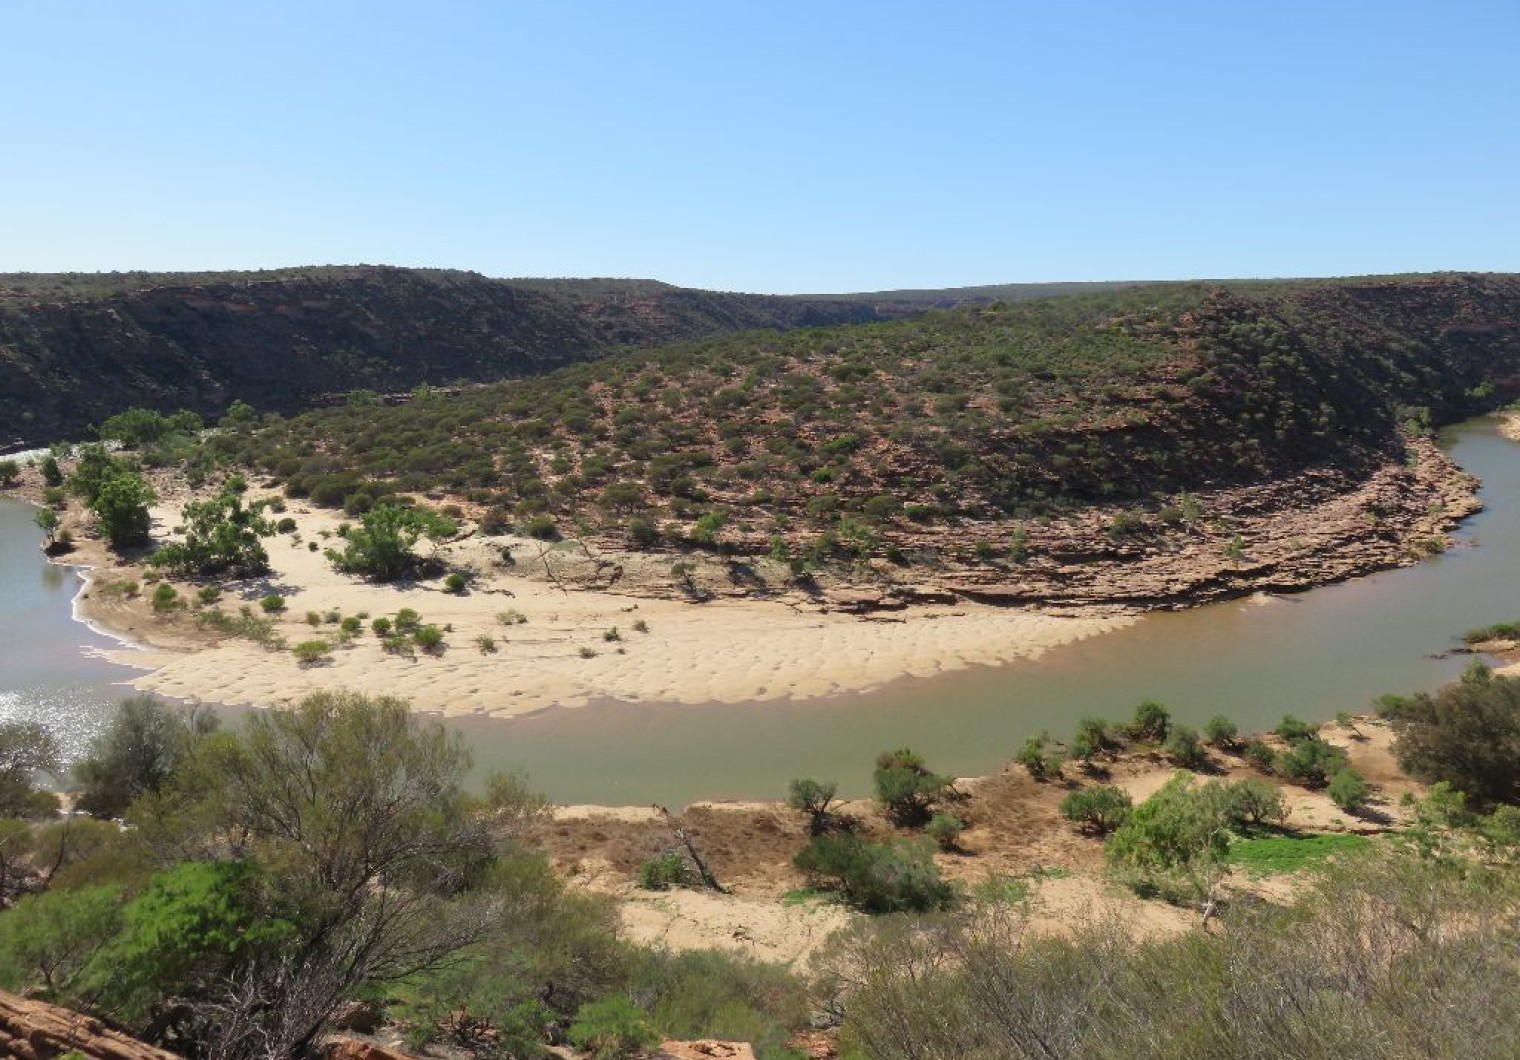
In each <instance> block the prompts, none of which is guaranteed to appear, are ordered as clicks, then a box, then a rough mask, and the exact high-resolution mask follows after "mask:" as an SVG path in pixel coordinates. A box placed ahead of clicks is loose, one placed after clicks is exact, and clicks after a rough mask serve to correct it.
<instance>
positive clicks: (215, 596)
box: [195, 585, 222, 607]
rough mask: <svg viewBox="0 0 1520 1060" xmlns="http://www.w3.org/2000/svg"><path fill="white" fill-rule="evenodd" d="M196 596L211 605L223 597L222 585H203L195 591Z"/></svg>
mask: <svg viewBox="0 0 1520 1060" xmlns="http://www.w3.org/2000/svg"><path fill="white" fill-rule="evenodd" d="M195 597H196V599H197V600H199V601H200V602H201V603H203V604H205V605H207V606H208V607H209V606H210V605H211V604H214V603H216V602H217V601H218V600H220V599H221V598H222V587H221V586H220V585H202V586H201V587H200V588H199V589H197V590H196V591H195Z"/></svg>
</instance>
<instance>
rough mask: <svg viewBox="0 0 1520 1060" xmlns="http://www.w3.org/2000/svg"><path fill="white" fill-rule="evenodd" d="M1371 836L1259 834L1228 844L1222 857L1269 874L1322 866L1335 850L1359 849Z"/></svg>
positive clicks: (1253, 871)
mask: <svg viewBox="0 0 1520 1060" xmlns="http://www.w3.org/2000/svg"><path fill="white" fill-rule="evenodd" d="M1371 842H1372V840H1370V839H1368V838H1367V837H1366V836H1364V835H1309V836H1261V837H1259V838H1256V839H1240V840H1236V841H1235V842H1234V843H1231V844H1230V853H1229V855H1228V856H1227V857H1226V858H1225V860H1226V861H1227V862H1228V863H1229V864H1231V865H1235V866H1237V867H1238V868H1241V869H1244V870H1245V872H1246V873H1247V875H1250V876H1272V875H1277V874H1280V873H1285V872H1301V871H1304V870H1306V869H1309V870H1317V869H1320V868H1323V867H1324V865H1325V862H1326V861H1328V860H1329V859H1330V858H1332V857H1334V856H1336V855H1337V854H1343V853H1348V852H1350V851H1354V850H1361V849H1363V848H1365V847H1366V846H1367V845H1368V844H1370V843H1371Z"/></svg>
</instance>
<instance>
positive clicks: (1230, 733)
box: [1203, 714, 1240, 748]
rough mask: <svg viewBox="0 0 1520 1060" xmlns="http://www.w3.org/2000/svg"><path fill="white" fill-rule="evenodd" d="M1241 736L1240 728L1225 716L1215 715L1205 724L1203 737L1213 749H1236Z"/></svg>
mask: <svg viewBox="0 0 1520 1060" xmlns="http://www.w3.org/2000/svg"><path fill="white" fill-rule="evenodd" d="M1239 735H1240V729H1239V727H1238V726H1237V725H1236V724H1235V723H1234V722H1233V721H1231V720H1230V719H1229V718H1227V717H1225V716H1224V715H1223V714H1215V715H1214V716H1213V717H1212V718H1210V719H1209V720H1208V721H1206V722H1204V723H1203V737H1204V739H1206V740H1207V741H1208V742H1209V744H1210V745H1211V746H1213V747H1220V748H1228V747H1234V746H1235V741H1236V739H1237V738H1238V737H1239Z"/></svg>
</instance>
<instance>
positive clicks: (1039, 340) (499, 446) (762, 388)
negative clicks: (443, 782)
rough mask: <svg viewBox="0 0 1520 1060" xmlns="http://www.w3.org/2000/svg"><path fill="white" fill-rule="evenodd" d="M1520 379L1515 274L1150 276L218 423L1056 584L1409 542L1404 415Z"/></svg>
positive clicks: (490, 513) (623, 526)
mask: <svg viewBox="0 0 1520 1060" xmlns="http://www.w3.org/2000/svg"><path fill="white" fill-rule="evenodd" d="M1517 392H1520V278H1515V277H1438V278H1409V279H1392V280H1369V281H1361V282H1356V283H1347V282H1337V283H1304V284H1292V285H1281V284H1274V285H1250V284H1243V285H1232V286H1228V287H1226V286H1209V287H1205V286H1201V285H1164V286H1158V287H1137V288H1131V289H1127V290H1124V291H1119V292H1105V293H1100V294H1093V295H1083V296H1076V297H1066V298H1060V299H1050V300H1040V301H1030V302H1022V303H1016V304H1012V305H1008V304H1001V303H999V304H993V305H990V306H985V307H980V308H964V309H959V310H953V311H947V312H942V313H931V314H928V315H925V316H922V317H917V318H913V319H908V320H902V321H896V322H892V323H886V324H881V325H873V326H867V327H848V328H835V329H827V330H819V329H807V330H803V331H798V332H793V333H790V334H782V335H775V334H744V335H738V336H729V337H719V338H713V339H709V340H706V341H703V342H700V343H692V344H687V345H683V346H677V347H673V348H669V349H664V350H659V351H655V352H650V353H645V354H641V355H640V356H638V357H636V358H635V357H613V358H608V359H605V360H602V361H599V362H596V363H594V364H585V365H578V366H574V367H571V368H567V369H563V370H560V371H558V372H555V373H552V374H550V375H546V376H542V377H538V378H535V379H531V380H521V381H515V382H509V383H501V384H496V385H492V386H486V387H481V388H473V389H469V390H465V391H463V392H460V393H457V394H449V395H434V396H431V397H428V398H426V399H425V400H420V401H415V402H411V403H408V404H405V405H402V406H400V407H394V408H385V409H376V408H370V407H350V408H337V409H326V410H319V411H314V412H311V413H308V414H306V415H303V416H300V417H297V418H295V419H292V420H289V421H286V422H283V423H279V424H276V425H274V426H271V427H268V428H266V429H264V430H262V431H258V432H254V433H251V434H246V435H239V436H230V437H225V438H223V439H221V440H219V441H218V442H217V445H218V447H219V448H220V449H221V450H222V452H223V453H224V455H227V456H230V457H233V458H235V459H237V460H241V461H246V462H251V463H254V464H256V465H257V466H259V467H261V468H262V469H264V470H265V471H267V472H269V473H271V474H273V475H274V476H275V477H276V478H277V479H278V480H279V481H281V482H283V483H284V484H285V488H286V490H287V492H288V493H290V494H291V495H292V496H307V495H309V496H311V498H312V499H313V500H315V501H316V502H317V503H319V504H328V505H337V506H342V507H346V508H347V509H348V510H349V511H350V513H357V512H360V511H363V510H364V509H365V508H366V507H368V505H370V504H372V503H373V502H374V501H375V499H376V498H377V497H380V496H383V495H385V494H387V493H390V492H395V491H411V492H421V491H438V490H442V491H445V492H447V493H450V494H452V495H454V496H455V497H457V498H460V499H462V500H463V501H466V502H468V503H470V504H471V505H474V506H476V514H477V515H478V516H479V517H480V518H481V519H482V521H483V522H484V523H485V524H486V525H487V526H493V525H494V526H495V527H510V526H512V525H516V526H518V527H519V528H526V529H527V530H528V532H531V533H534V534H539V535H545V536H553V534H554V533H556V532H563V533H564V534H566V535H571V534H574V535H575V536H580V537H585V536H587V535H590V536H592V537H594V538H596V539H598V540H600V541H602V542H604V543H611V544H622V545H625V546H628V545H631V546H633V547H635V548H644V549H649V548H655V549H662V548H675V549H678V550H688V551H689V550H696V551H698V552H703V551H705V552H708V553H711V554H716V555H723V556H729V557H733V556H741V555H742V556H751V557H759V556H769V557H771V558H772V559H776V560H781V561H788V562H791V563H792V564H793V569H794V572H800V571H802V570H804V569H805V568H808V567H827V566H831V565H832V566H844V567H848V566H850V565H856V566H857V567H858V566H859V565H860V564H861V563H863V562H869V563H870V564H872V565H873V566H874V567H875V568H876V569H877V570H879V571H882V570H884V571H888V572H890V570H891V569H892V568H893V567H894V566H895V567H896V568H897V569H899V570H901V569H904V568H913V567H920V566H923V565H929V566H943V565H945V564H952V565H960V566H963V567H971V568H984V569H983V573H984V574H985V575H986V578H985V579H984V580H987V581H989V582H999V581H1007V580H1008V579H1009V577H1010V576H1012V574H1015V573H1016V574H1017V575H1018V577H1019V578H1020V579H1027V578H1028V577H1029V576H1030V575H1031V574H1032V573H1038V571H1040V570H1041V569H1042V564H1044V565H1045V566H1049V568H1050V569H1049V571H1047V572H1046V573H1047V574H1049V575H1050V577H1049V578H1047V579H1046V580H1047V581H1048V582H1049V583H1050V587H1051V588H1052V591H1054V589H1053V587H1054V586H1056V584H1057V583H1063V584H1065V583H1071V582H1072V581H1073V578H1072V577H1071V576H1070V575H1071V574H1072V570H1071V569H1070V568H1071V565H1072V564H1077V565H1090V564H1094V563H1100V562H1103V561H1106V560H1116V561H1119V562H1120V563H1121V566H1122V567H1124V569H1127V570H1129V571H1131V574H1132V573H1133V570H1134V569H1135V568H1134V564H1135V563H1136V562H1143V561H1145V560H1146V559H1148V558H1149V557H1153V556H1154V555H1156V554H1157V551H1158V549H1159V550H1161V551H1168V550H1170V551H1176V550H1177V549H1179V548H1183V547H1193V546H1207V549H1211V550H1212V552H1213V553H1214V554H1215V555H1216V557H1217V555H1218V553H1220V552H1221V550H1228V548H1229V547H1230V546H1229V542H1230V541H1231V538H1232V536H1233V535H1234V534H1236V533H1237V532H1242V528H1243V527H1244V526H1245V525H1246V523H1248V522H1249V523H1251V525H1252V526H1254V527H1255V529H1256V530H1257V531H1258V532H1259V533H1260V534H1261V535H1263V536H1264V537H1266V538H1269V539H1270V538H1272V537H1273V536H1274V535H1273V534H1272V533H1271V525H1272V519H1274V518H1276V517H1277V516H1279V515H1281V514H1282V513H1284V512H1286V511H1288V510H1291V509H1302V510H1303V511H1305V512H1307V511H1308V510H1309V509H1310V508H1311V507H1313V506H1315V505H1332V504H1340V507H1341V509H1342V510H1339V511H1338V514H1337V515H1336V518H1337V519H1340V520H1342V521H1344V522H1345V523H1346V526H1347V532H1348V533H1350V532H1355V533H1356V534H1358V535H1361V536H1363V537H1365V538H1367V540H1368V541H1371V542H1376V541H1382V542H1383V543H1384V544H1386V545H1388V546H1389V547H1390V549H1391V550H1392V551H1391V552H1390V553H1388V554H1382V555H1380V558H1379V560H1378V562H1379V563H1380V564H1381V565H1387V563H1388V562H1389V561H1390V556H1391V555H1395V554H1398V555H1402V554H1404V553H1406V552H1407V551H1408V549H1409V547H1410V542H1409V541H1407V540H1399V539H1398V536H1397V535H1396V534H1395V535H1390V534H1389V533H1385V530H1386V529H1387V528H1388V527H1390V526H1391V527H1398V526H1411V525H1413V523H1414V521H1415V520H1416V517H1423V516H1424V515H1425V514H1427V512H1429V511H1434V512H1435V514H1436V515H1437V516H1439V517H1440V519H1438V520H1437V522H1436V523H1435V524H1432V526H1430V527H1428V528H1426V531H1428V532H1430V533H1439V532H1440V529H1441V527H1442V526H1449V525H1450V520H1452V519H1455V518H1456V517H1458V516H1460V514H1462V513H1461V511H1460V510H1458V508H1459V507H1460V506H1456V507H1443V506H1445V505H1446V504H1447V502H1448V501H1449V500H1450V496H1449V494H1450V491H1449V490H1446V491H1445V492H1444V493H1443V490H1444V489H1445V487H1443V486H1441V485H1440V484H1439V483H1437V482H1435V480H1434V479H1433V478H1429V477H1428V476H1429V475H1431V474H1435V477H1436V478H1439V477H1440V474H1444V472H1441V471H1440V468H1439V467H1438V466H1437V465H1438V464H1439V461H1440V457H1439V456H1438V455H1437V454H1435V451H1434V449H1433V448H1430V447H1428V446H1427V447H1426V448H1425V449H1420V450H1418V453H1419V454H1422V455H1417V452H1416V450H1415V449H1412V448H1410V446H1411V445H1412V444H1413V442H1412V439H1415V438H1417V437H1418V436H1419V435H1421V434H1422V433H1425V432H1426V431H1428V429H1429V427H1430V426H1431V425H1432V424H1439V423H1442V422H1447V421H1450V420H1452V419H1454V418H1457V417H1460V416H1464V415H1468V414H1472V413H1474V412H1477V411H1481V410H1483V409H1484V408H1488V407H1492V406H1493V405H1494V404H1496V403H1497V402H1498V401H1499V400H1500V399H1501V398H1503V397H1506V396H1513V395H1514V394H1516V393H1517ZM1427 450H1428V451H1427ZM1427 457H1428V459H1427ZM1422 459H1423V460H1424V464H1423V467H1422V466H1421V463H1420V461H1421V460H1422ZM1437 472H1439V474H1437ZM1420 475H1427V478H1425V479H1422V480H1421V481H1420V482H1418V483H1417V482H1416V481H1415V479H1416V478H1418V477H1419V476H1420ZM1269 484H1270V485H1271V488H1270V489H1264V488H1263V487H1266V486H1268V485H1269ZM1369 484H1370V487H1369ZM1364 488H1370V490H1371V491H1370V492H1365V493H1363V494H1355V491H1356V490H1358V489H1364ZM1443 498H1444V499H1443ZM1411 506H1413V507H1411ZM1404 508H1409V511H1407V512H1405V511H1403V509H1404ZM1326 510H1328V509H1326ZM1368 512H1371V513H1372V514H1371V515H1369V514H1368ZM1405 516H1407V518H1404V517H1405ZM1320 518H1321V515H1319V514H1315V515H1312V516H1310V517H1308V518H1307V525H1306V527H1305V528H1304V532H1306V533H1307V532H1310V531H1312V529H1313V526H1314V524H1315V521H1316V520H1318V519H1320ZM1380 520H1382V521H1384V522H1385V523H1386V524H1387V526H1380V525H1379V522H1380ZM1441 520H1446V521H1445V522H1442V521H1441ZM1257 524H1259V525H1257ZM1426 531H1422V532H1426ZM1277 536H1280V535H1277ZM1215 539H1217V540H1215ZM1235 551H1236V552H1237V553H1238V551H1239V548H1238V545H1237V546H1236V548H1235ZM1300 551H1303V552H1305V555H1306V556H1309V554H1310V553H1312V552H1314V551H1315V550H1314V549H1307V548H1306V549H1300ZM1310 558H1312V557H1310ZM1233 559H1234V560H1239V559H1240V556H1239V555H1235V556H1234V557H1233ZM883 565H885V566H883ZM1261 573H1262V577H1263V578H1265V579H1266V581H1265V582H1264V583H1263V584H1264V585H1265V586H1271V585H1274V584H1275V583H1274V582H1273V581H1272V578H1273V577H1274V572H1273V571H1272V570H1264V571H1262V572H1261ZM1346 573H1351V571H1346V572H1342V573H1340V574H1339V575H1338V576H1345V574H1346ZM908 576H909V577H911V575H908ZM1212 576H1213V574H1210V575H1209V577H1212ZM1076 580H1078V581H1080V580H1081V579H1076ZM1288 580H1289V581H1292V579H1288ZM1131 591H1135V590H1131ZM1042 592H1043V590H1042V591H1036V592H1034V595H1035V596H1036V597H1041V596H1042ZM1147 592H1149V590H1147ZM1098 595H1102V594H1098ZM1043 598H1046V599H1050V598H1051V597H1050V596H1049V594H1048V593H1046V594H1044V596H1043Z"/></svg>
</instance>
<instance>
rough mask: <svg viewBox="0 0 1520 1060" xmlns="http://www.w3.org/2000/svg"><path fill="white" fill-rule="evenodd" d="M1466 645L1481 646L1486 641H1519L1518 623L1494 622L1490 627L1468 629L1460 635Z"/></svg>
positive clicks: (1519, 630) (1519, 627)
mask: <svg viewBox="0 0 1520 1060" xmlns="http://www.w3.org/2000/svg"><path fill="white" fill-rule="evenodd" d="M1462 639H1463V640H1464V641H1466V642H1467V643H1468V644H1482V643H1483V642H1484V641H1486V640H1520V622H1495V623H1494V624H1493V625H1491V626H1483V627H1481V628H1480V629H1470V630H1468V631H1467V632H1466V633H1464V634H1462Z"/></svg>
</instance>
